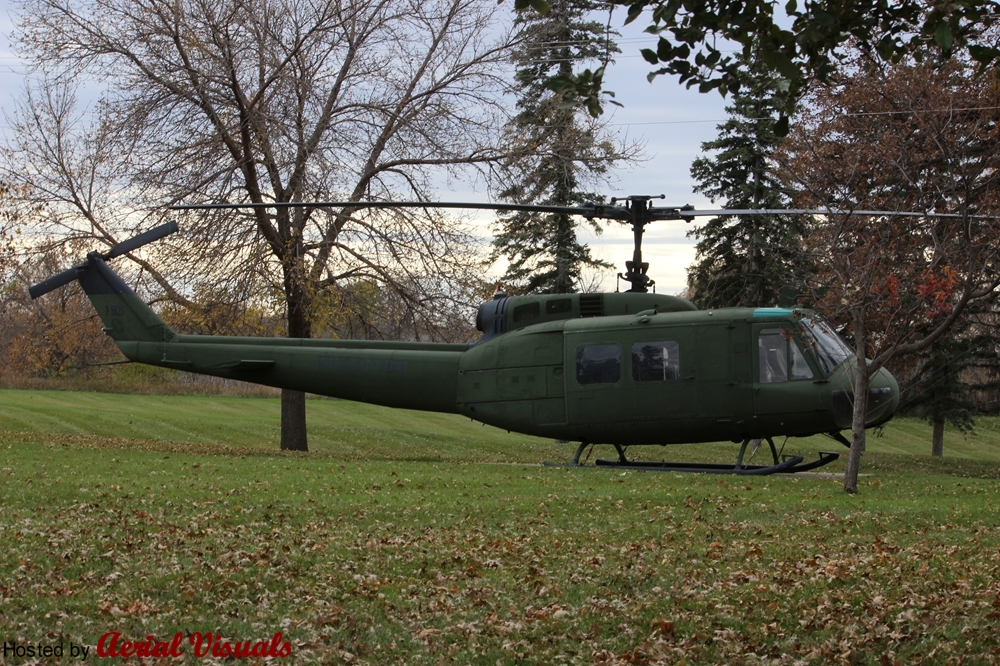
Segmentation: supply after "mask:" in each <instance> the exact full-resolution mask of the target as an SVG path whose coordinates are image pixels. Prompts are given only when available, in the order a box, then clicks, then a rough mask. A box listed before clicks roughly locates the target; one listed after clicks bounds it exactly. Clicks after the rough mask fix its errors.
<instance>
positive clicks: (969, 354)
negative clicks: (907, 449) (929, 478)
mask: <svg viewBox="0 0 1000 666" xmlns="http://www.w3.org/2000/svg"><path fill="white" fill-rule="evenodd" d="M995 330H996V303H995V302H988V303H975V304H973V306H972V307H970V308H968V310H967V312H966V315H965V316H964V317H963V318H961V319H959V320H958V322H956V325H955V328H954V330H953V331H952V332H951V333H950V334H949V335H948V336H947V337H945V338H942V339H940V340H938V341H937V342H935V343H934V344H933V345H932V346H931V347H930V348H929V349H927V350H926V351H925V352H923V353H921V354H920V355H918V356H917V357H916V358H915V366H916V367H915V371H914V372H913V373H912V375H911V376H910V377H909V379H908V381H907V382H906V385H905V387H904V389H903V391H902V396H903V401H902V404H901V405H900V411H902V412H904V413H909V414H914V415H917V416H921V417H923V418H925V419H927V421H928V422H929V423H930V424H931V426H932V428H933V431H932V435H931V438H932V439H931V455H933V456H941V455H943V454H944V429H945V426H946V425H950V426H951V427H953V428H955V429H956V430H958V431H959V432H961V433H964V434H970V433H972V432H974V429H975V425H976V422H975V417H976V415H978V414H980V413H981V412H982V411H984V407H986V408H988V407H989V405H983V404H982V402H983V401H982V396H983V395H984V394H990V395H992V394H993V393H994V392H995V391H996V389H997V388H998V387H1000V353H998V348H997V341H996V336H995V334H994V331H995Z"/></svg>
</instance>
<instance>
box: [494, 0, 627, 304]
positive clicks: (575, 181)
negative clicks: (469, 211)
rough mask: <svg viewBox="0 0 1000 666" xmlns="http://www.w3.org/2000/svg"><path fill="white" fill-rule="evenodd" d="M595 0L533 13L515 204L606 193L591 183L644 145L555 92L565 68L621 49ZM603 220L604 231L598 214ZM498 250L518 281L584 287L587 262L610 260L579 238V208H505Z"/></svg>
mask: <svg viewBox="0 0 1000 666" xmlns="http://www.w3.org/2000/svg"><path fill="white" fill-rule="evenodd" d="M599 6H600V5H599V4H598V3H597V2H594V1H592V0H553V1H552V2H550V3H549V7H550V11H549V13H548V15H546V16H542V15H540V14H538V13H536V12H524V13H522V14H521V15H520V16H519V17H518V19H517V20H518V21H519V22H520V23H522V24H523V25H524V28H525V39H524V42H523V43H522V45H521V46H520V48H519V49H518V51H517V52H516V54H515V56H514V63H515V65H516V67H517V70H516V82H517V86H518V89H519V93H518V102H517V109H518V113H517V115H516V116H515V117H514V118H513V119H512V120H511V122H510V124H509V125H508V138H509V140H510V141H511V143H512V144H513V145H514V146H516V147H517V149H518V150H516V151H515V157H514V158H513V159H511V160H510V161H509V162H508V163H507V164H506V165H505V169H504V170H503V175H502V183H501V188H502V189H501V190H500V192H499V193H498V196H499V197H500V198H501V199H504V200H507V201H511V202H514V203H534V204H543V205H560V206H575V205H581V204H584V203H587V202H595V203H598V202H600V201H601V200H602V198H601V197H600V196H599V195H597V194H594V193H591V192H587V191H584V190H583V189H582V188H583V187H584V186H585V185H586V184H593V183H595V182H598V181H600V180H601V179H602V178H603V177H605V176H606V175H607V173H608V171H609V170H610V169H611V167H612V166H614V165H615V164H616V163H618V162H620V161H622V160H626V159H629V158H630V157H632V154H633V153H634V150H631V151H630V150H629V149H627V148H623V147H621V146H619V145H618V144H617V143H616V142H615V141H614V139H613V138H612V137H610V136H608V135H607V134H606V133H604V132H602V131H601V126H600V125H599V124H597V122H596V121H595V120H594V119H593V118H590V117H589V116H588V115H587V114H586V112H585V111H581V110H580V109H579V108H577V107H575V106H574V105H573V104H571V103H569V102H568V100H566V99H564V98H563V97H562V96H561V95H559V94H556V93H554V92H552V90H551V89H550V83H551V82H552V81H553V79H554V78H556V77H569V76H570V75H572V74H573V73H574V66H576V65H579V64H582V63H585V62H592V61H595V60H601V59H605V60H606V59H607V58H608V57H609V55H610V54H612V53H617V52H618V47H617V46H616V45H615V43H614V42H613V41H611V35H610V34H608V33H607V32H606V29H605V26H603V25H602V24H601V23H600V22H597V21H592V20H588V18H587V13H588V12H590V11H592V10H594V9H596V8H598V7H599ZM590 224H591V225H592V227H593V229H594V230H595V231H597V232H598V233H599V232H600V230H601V228H600V225H599V223H598V222H597V221H591V222H590ZM493 246H494V248H493V257H492V258H493V259H494V260H496V259H498V258H499V257H501V256H503V257H506V259H507V260H508V262H509V264H508V269H507V272H506V274H505V275H504V277H503V280H504V281H505V282H507V283H510V284H511V285H513V286H514V287H515V288H517V289H518V290H524V291H529V292H541V293H566V292H572V291H575V290H576V289H577V288H578V285H579V280H580V276H581V270H582V269H583V268H584V267H599V268H610V264H608V263H607V262H604V261H601V260H599V259H596V258H594V257H593V256H592V255H591V254H590V250H589V248H587V247H586V246H585V245H582V244H581V243H580V242H579V241H578V240H577V234H576V222H575V220H574V219H573V218H571V217H570V216H569V215H559V214H542V213H510V214H505V215H501V216H500V217H499V221H498V229H497V234H496V237H495V239H494V241H493Z"/></svg>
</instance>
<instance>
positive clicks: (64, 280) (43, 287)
mask: <svg viewBox="0 0 1000 666" xmlns="http://www.w3.org/2000/svg"><path fill="white" fill-rule="evenodd" d="M76 270H77V266H74V267H73V268H70V269H67V270H65V271H63V272H62V273H58V274H56V275H53V276H52V277H50V278H49V279H48V280H45V281H44V282H39V283H38V284H36V285H33V286H31V287H29V288H28V295H29V296H31V300H35V299H36V298H38V297H39V296H44V295H45V294H47V293H49V292H50V291H52V290H53V289H58V288H59V287H62V286H63V285H67V284H69V283H70V282H72V281H73V280H75V279H76Z"/></svg>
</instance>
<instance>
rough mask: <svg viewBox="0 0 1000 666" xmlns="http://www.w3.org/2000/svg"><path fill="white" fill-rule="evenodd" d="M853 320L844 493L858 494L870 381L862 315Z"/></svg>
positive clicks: (858, 311)
mask: <svg viewBox="0 0 1000 666" xmlns="http://www.w3.org/2000/svg"><path fill="white" fill-rule="evenodd" d="M853 319H854V343H855V344H854V348H855V354H856V357H855V359H854V417H853V419H852V421H851V452H850V453H849V454H848V457H847V471H846V472H845V473H844V492H846V493H850V494H852V495H853V494H854V493H856V492H858V472H859V471H860V469H861V453H862V452H863V451H864V450H865V417H866V416H867V415H868V383H869V379H870V374H869V368H868V361H867V359H865V351H866V350H867V339H866V332H867V331H866V330H865V323H864V318H863V314H862V313H861V311H860V310H859V309H856V310H854V311H853Z"/></svg>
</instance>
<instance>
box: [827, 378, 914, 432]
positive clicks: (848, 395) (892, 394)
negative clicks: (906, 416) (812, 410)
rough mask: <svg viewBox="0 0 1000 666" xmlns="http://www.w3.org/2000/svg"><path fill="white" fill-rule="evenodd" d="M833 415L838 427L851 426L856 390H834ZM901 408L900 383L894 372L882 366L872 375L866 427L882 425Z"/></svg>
mask: <svg viewBox="0 0 1000 666" xmlns="http://www.w3.org/2000/svg"><path fill="white" fill-rule="evenodd" d="M832 398H833V415H834V419H835V420H836V422H837V427H838V428H842V429H843V428H850V427H851V423H852V422H853V420H854V391H851V390H836V391H833V394H832ZM897 408H899V383H898V382H897V381H896V378H895V377H893V376H892V373H891V372H889V371H888V370H886V369H885V368H882V369H881V370H879V371H878V372H876V373H875V374H874V375H872V378H871V382H870V383H869V387H868V413H867V414H866V415H865V427H866V428H871V427H874V426H877V425H882V424H883V423H885V422H886V421H888V420H889V419H891V418H892V415H893V414H895V413H896V409H897Z"/></svg>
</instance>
